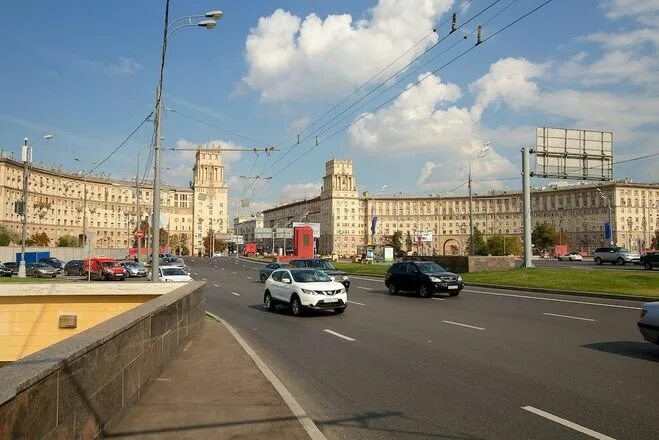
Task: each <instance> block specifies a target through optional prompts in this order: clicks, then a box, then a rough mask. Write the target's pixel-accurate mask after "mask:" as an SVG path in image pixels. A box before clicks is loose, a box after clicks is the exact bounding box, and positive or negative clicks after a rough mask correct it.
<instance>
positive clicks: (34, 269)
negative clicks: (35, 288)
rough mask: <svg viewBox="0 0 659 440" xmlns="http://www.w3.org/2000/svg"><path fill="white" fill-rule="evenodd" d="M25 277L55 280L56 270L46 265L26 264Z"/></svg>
mask: <svg viewBox="0 0 659 440" xmlns="http://www.w3.org/2000/svg"><path fill="white" fill-rule="evenodd" d="M25 275H26V276H28V277H35V278H55V277H56V276H57V270H56V269H55V268H54V267H53V266H49V265H48V264H46V263H27V264H26V265H25Z"/></svg>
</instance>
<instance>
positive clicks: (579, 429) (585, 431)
mask: <svg viewBox="0 0 659 440" xmlns="http://www.w3.org/2000/svg"><path fill="white" fill-rule="evenodd" d="M522 409H523V410H525V411H528V412H530V413H533V414H535V415H538V416H540V417H544V418H545V419H547V420H551V421H552V422H556V423H558V424H559V425H563V426H565V427H567V428H570V429H574V430H575V431H577V432H580V433H582V434H586V435H588V436H590V437H592V438H596V439H598V440H615V439H614V438H613V437H609V436H608V435H604V434H601V433H599V432H597V431H593V430H592V429H589V428H586V427H585V426H581V425H578V424H576V423H574V422H570V421H569V420H565V419H563V418H561V417H558V416H555V415H553V414H551V413H548V412H547V411H543V410H541V409H538V408H534V407H532V406H523V407H522Z"/></svg>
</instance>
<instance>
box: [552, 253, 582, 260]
mask: <svg viewBox="0 0 659 440" xmlns="http://www.w3.org/2000/svg"><path fill="white" fill-rule="evenodd" d="M556 259H557V260H558V261H583V257H582V256H581V254H578V253H576V252H570V253H569V254H566V255H559V256H558V257H556Z"/></svg>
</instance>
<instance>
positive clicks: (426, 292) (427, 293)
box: [419, 284, 432, 298]
mask: <svg viewBox="0 0 659 440" xmlns="http://www.w3.org/2000/svg"><path fill="white" fill-rule="evenodd" d="M419 295H420V296H421V298H430V297H432V291H431V290H430V289H428V286H426V285H425V284H421V287H419Z"/></svg>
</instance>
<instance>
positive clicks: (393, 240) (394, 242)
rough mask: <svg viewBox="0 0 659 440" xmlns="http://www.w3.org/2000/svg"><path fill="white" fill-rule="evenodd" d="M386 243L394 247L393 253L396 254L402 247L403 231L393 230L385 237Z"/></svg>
mask: <svg viewBox="0 0 659 440" xmlns="http://www.w3.org/2000/svg"><path fill="white" fill-rule="evenodd" d="M386 243H387V244H388V245H389V246H391V247H393V248H394V255H397V254H398V253H399V252H400V250H401V248H402V247H403V233H402V232H401V231H395V232H394V233H393V234H392V235H390V236H388V237H387V240H386Z"/></svg>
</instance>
